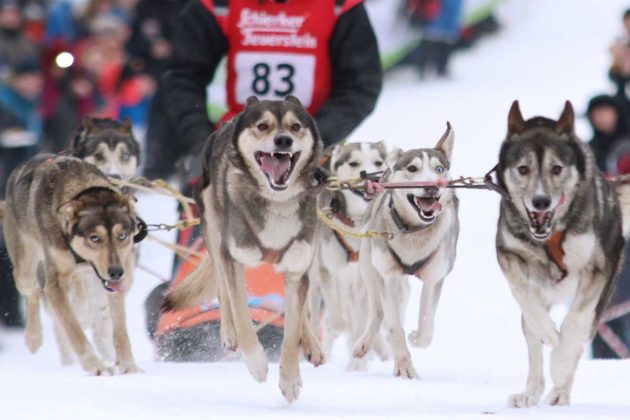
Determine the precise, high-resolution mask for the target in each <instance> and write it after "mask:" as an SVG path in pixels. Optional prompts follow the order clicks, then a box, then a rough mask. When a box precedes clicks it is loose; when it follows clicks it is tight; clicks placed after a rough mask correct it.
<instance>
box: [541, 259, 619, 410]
mask: <svg viewBox="0 0 630 420" xmlns="http://www.w3.org/2000/svg"><path fill="white" fill-rule="evenodd" d="M587 271H588V272H587ZM608 281H609V279H608V278H607V276H606V275H605V274H604V273H603V270H602V271H600V270H599V269H598V268H593V269H590V270H584V271H583V272H582V273H581V276H580V283H579V285H578V290H577V292H576V293H575V300H574V301H573V303H572V304H571V308H570V310H569V313H568V314H567V316H566V317H565V318H564V321H563V322H562V326H561V328H560V343H559V344H558V345H557V346H556V347H555V348H554V349H553V350H552V352H551V379H552V380H553V389H552V390H551V391H550V392H549V394H548V395H547V398H546V402H547V404H550V405H569V403H570V396H571V387H572V386H573V378H574V376H575V370H576V368H577V365H578V362H579V360H580V356H581V355H582V352H583V351H584V345H585V344H586V343H587V342H588V341H589V340H591V339H592V338H593V335H594V334H595V331H596V328H597V319H596V318H595V316H596V312H595V311H596V307H597V304H598V303H599V300H600V299H601V296H602V291H603V289H604V287H606V284H607V283H608Z"/></svg>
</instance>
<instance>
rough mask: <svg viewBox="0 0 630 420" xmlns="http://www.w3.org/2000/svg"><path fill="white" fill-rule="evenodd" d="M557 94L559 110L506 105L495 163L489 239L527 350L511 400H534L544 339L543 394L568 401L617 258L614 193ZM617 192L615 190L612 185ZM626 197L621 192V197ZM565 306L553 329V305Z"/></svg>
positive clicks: (618, 214) (520, 403) (618, 217)
mask: <svg viewBox="0 0 630 420" xmlns="http://www.w3.org/2000/svg"><path fill="white" fill-rule="evenodd" d="M574 120H575V116H574V112H573V107H572V106H571V103H570V102H568V101H567V102H566V104H565V107H564V110H563V112H562V114H561V115H560V118H559V119H558V120H557V121H556V120H552V119H549V118H545V117H534V118H531V119H528V120H527V121H526V120H524V119H523V116H522V114H521V111H520V108H519V104H518V102H517V101H515V102H514V103H513V104H512V108H511V109H510V112H509V116H508V132H507V136H506V138H505V140H504V142H503V144H502V146H501V152H500V155H499V165H498V169H497V175H498V181H499V185H500V186H501V187H502V188H503V189H504V190H505V191H506V195H505V196H504V197H503V198H502V200H501V210H500V216H499V224H498V230H497V237H496V248H497V257H498V260H499V264H500V266H501V269H502V270H503V273H504V274H505V277H506V278H507V281H508V283H509V285H510V289H511V291H512V295H513V296H514V298H515V299H516V301H517V303H518V304H519V306H520V308H521V311H522V329H523V333H524V335H525V339H526V341H527V347H528V350H529V375H528V378H527V384H526V387H525V391H524V392H522V393H518V394H514V395H511V396H510V397H509V400H508V404H509V405H510V406H511V407H529V406H531V405H535V404H537V403H538V402H539V400H540V398H541V396H542V394H543V391H544V389H545V377H544V372H543V346H545V345H546V346H550V347H551V348H552V351H551V363H550V365H551V378H552V381H553V388H552V389H551V391H550V392H549V394H548V396H547V398H546V402H547V403H548V404H550V405H568V404H569V403H570V395H571V388H572V385H573V377H574V375H575V371H576V368H577V364H578V361H579V359H580V356H581V354H582V351H583V349H584V345H585V344H586V343H588V342H589V341H590V340H591V339H592V338H593V336H594V334H595V332H596V330H597V325H598V321H599V318H600V315H601V313H602V311H603V309H604V308H605V306H606V304H607V302H608V300H609V297H610V295H611V293H612V291H613V290H614V285H615V281H616V277H617V274H618V271H619V269H620V266H621V263H622V259H623V257H622V256H623V248H624V244H625V241H624V237H623V233H622V211H621V207H620V203H619V197H618V195H619V194H622V192H623V191H622V190H623V189H624V186H623V185H622V184H618V185H616V184H613V183H610V182H608V181H607V180H606V179H605V178H604V176H603V174H602V173H601V172H600V171H599V170H598V169H597V168H596V167H595V164H594V159H593V156H592V154H591V151H590V149H589V148H588V146H587V145H586V144H584V143H583V142H582V141H580V139H578V138H577V136H576V135H575V129H574ZM616 189H617V190H619V192H617V191H616ZM626 201H627V200H626ZM557 303H564V304H567V303H568V305H569V312H568V314H567V315H566V317H565V318H564V320H563V322H562V324H561V325H560V329H559V331H558V329H557V328H556V324H555V323H554V321H553V320H552V319H551V317H550V316H549V310H550V308H551V306H552V305H554V304H557Z"/></svg>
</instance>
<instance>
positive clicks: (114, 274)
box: [107, 265, 125, 280]
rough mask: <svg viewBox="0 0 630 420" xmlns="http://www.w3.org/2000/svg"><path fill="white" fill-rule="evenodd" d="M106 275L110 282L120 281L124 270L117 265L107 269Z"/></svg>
mask: <svg viewBox="0 0 630 420" xmlns="http://www.w3.org/2000/svg"><path fill="white" fill-rule="evenodd" d="M107 274H108V275H109V278H110V279H112V280H120V279H121V277H122V276H123V274H125V270H123V268H122V267H121V266H119V265H112V266H111V267H109V268H108V269H107Z"/></svg>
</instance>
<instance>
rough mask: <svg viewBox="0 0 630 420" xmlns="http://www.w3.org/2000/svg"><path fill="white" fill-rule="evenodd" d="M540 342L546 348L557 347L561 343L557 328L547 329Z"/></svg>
mask: <svg viewBox="0 0 630 420" xmlns="http://www.w3.org/2000/svg"><path fill="white" fill-rule="evenodd" d="M540 340H541V341H542V343H543V344H544V345H546V346H550V347H556V346H557V345H558V344H559V343H560V333H559V332H558V331H557V330H556V328H555V326H552V327H551V328H545V331H544V332H543V335H542V337H541V338H540Z"/></svg>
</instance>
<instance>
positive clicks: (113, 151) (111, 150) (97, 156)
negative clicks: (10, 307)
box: [55, 117, 140, 365]
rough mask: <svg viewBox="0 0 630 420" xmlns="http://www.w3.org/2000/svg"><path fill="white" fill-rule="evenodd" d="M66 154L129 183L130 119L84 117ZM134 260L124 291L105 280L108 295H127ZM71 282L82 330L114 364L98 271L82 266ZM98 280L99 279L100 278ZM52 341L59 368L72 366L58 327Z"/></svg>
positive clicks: (135, 156)
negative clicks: (87, 331)
mask: <svg viewBox="0 0 630 420" xmlns="http://www.w3.org/2000/svg"><path fill="white" fill-rule="evenodd" d="M68 154H70V155H71V156H74V157H76V158H79V159H81V160H83V161H85V162H87V163H90V164H92V165H94V166H96V167H97V168H98V169H99V170H100V171H101V172H102V173H103V174H104V175H106V176H108V177H112V178H118V179H123V180H129V179H131V178H133V177H134V176H136V175H137V172H138V166H139V164H140V144H139V143H138V141H137V140H136V138H135V137H134V134H133V129H132V125H131V120H129V119H128V118H125V119H124V120H122V121H118V120H114V119H110V118H96V117H85V118H83V121H82V123H81V124H80V125H79V127H78V128H77V129H76V132H75V135H74V137H73V139H72V141H71V143H70V145H69V148H68ZM120 191H122V192H123V193H125V194H132V193H133V191H132V190H131V189H129V188H127V187H123V188H121V189H120ZM137 260H138V249H137V247H136V249H135V251H134V256H133V257H130V258H129V260H128V261H127V263H128V264H127V267H126V272H127V275H126V277H127V279H126V281H125V290H118V289H117V287H118V288H120V286H122V284H117V283H112V284H111V285H110V284H109V283H110V282H109V281H107V283H104V284H105V289H106V290H109V291H112V292H114V291H115V292H121V293H127V292H129V288H130V287H131V284H132V283H133V277H132V276H133V273H134V271H135V266H136V262H137ZM74 277H75V279H73V281H71V282H70V285H69V287H68V288H67V290H66V293H67V295H68V299H69V301H70V304H71V305H72V309H73V311H74V314H75V315H76V317H77V320H78V321H79V323H80V324H81V326H82V327H83V329H85V330H87V329H91V330H92V332H93V337H94V341H95V343H96V344H97V346H98V349H99V352H100V354H101V356H102V357H103V360H104V361H105V362H106V363H113V362H114V361H115V351H114V341H113V335H112V326H111V322H112V319H111V316H110V313H111V308H110V306H109V303H108V297H107V294H106V293H103V290H102V288H101V287H98V286H95V284H97V283H96V282H95V280H97V281H98V279H99V274H98V271H97V270H95V269H92V267H89V266H87V265H86V264H83V265H82V266H81V267H80V268H79V269H77V270H76V271H75V274H74ZM101 280H103V278H102V277H101ZM55 338H56V341H57V347H58V348H59V354H60V358H61V363H62V365H68V364H72V363H73V354H72V351H71V349H70V348H69V343H68V340H67V338H65V336H64V334H63V331H62V330H61V329H59V328H57V329H55Z"/></svg>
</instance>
